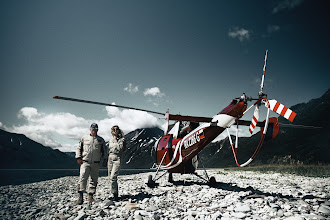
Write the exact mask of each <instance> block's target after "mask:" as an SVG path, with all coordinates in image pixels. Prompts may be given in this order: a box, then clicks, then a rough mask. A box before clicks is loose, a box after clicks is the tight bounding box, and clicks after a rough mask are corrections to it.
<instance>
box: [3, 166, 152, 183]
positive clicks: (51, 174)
mask: <svg viewBox="0 0 330 220" xmlns="http://www.w3.org/2000/svg"><path fill="white" fill-rule="evenodd" d="M150 171H153V170H151V169H121V170H120V172H119V175H128V174H136V173H142V172H150ZM107 175H108V170H107V169H100V174H99V176H107ZM64 176H79V170H78V169H0V186H5V185H19V184H26V183H34V182H40V181H45V180H51V179H56V178H60V177H64Z"/></svg>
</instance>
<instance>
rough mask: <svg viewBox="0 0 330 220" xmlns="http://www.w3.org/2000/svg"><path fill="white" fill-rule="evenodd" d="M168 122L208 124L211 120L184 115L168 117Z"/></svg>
mask: <svg viewBox="0 0 330 220" xmlns="http://www.w3.org/2000/svg"><path fill="white" fill-rule="evenodd" d="M169 120H173V121H193V122H210V121H211V120H212V118H209V117H199V116H185V115H171V114H170V115H169Z"/></svg>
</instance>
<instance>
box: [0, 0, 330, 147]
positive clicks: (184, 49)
mask: <svg viewBox="0 0 330 220" xmlns="http://www.w3.org/2000/svg"><path fill="white" fill-rule="evenodd" d="M329 5H330V4H329V2H328V1H326V0H317V1H311V0H310V1H306V0H305V1H304V0H270V1H263V0H258V1H257V0H254V1H237V0H233V1H215V0H210V1H196V0H180V1H174V0H168V1H165V0H164V1H160V0H106V1H100V0H95V1H87V0H81V1H77V0H70V1H67V0H56V1H50V0H29V1H25V0H10V1H9V0H1V1H0V30H1V35H0V58H1V59H0V74H1V75H0V92H1V96H0V103H1V108H0V128H1V129H4V130H6V131H9V132H15V133H22V134H25V135H26V136H27V137H29V138H31V139H33V140H35V141H37V142H39V143H42V144H44V145H46V146H50V147H53V148H56V149H59V150H61V151H74V150H75V147H76V145H77V144H78V142H79V139H80V138H81V137H82V136H83V135H84V134H87V133H89V126H90V124H91V123H93V122H96V123H98V124H99V135H100V136H102V137H103V138H104V139H105V140H106V141H107V140H109V138H110V128H111V127H112V126H113V125H115V124H118V125H119V126H120V127H121V128H122V129H123V130H124V132H125V133H128V132H130V131H133V130H135V129H137V128H146V127H153V126H158V127H161V128H162V127H163V125H164V121H163V120H162V119H160V118H159V116H158V115H152V114H149V113H146V112H139V111H134V110H127V109H126V110H123V109H118V108H114V107H105V106H96V105H90V104H83V103H74V102H68V101H63V100H55V99H53V98H52V97H54V96H65V97H71V98H78V99H86V100H91V101H98V102H106V103H115V104H118V105H124V106H131V107H136V108H142V109H148V110H152V111H157V112H164V113H165V112H166V111H167V109H169V111H170V113H172V114H182V115H193V116H205V117H212V116H214V115H215V114H217V113H218V112H220V111H221V110H222V109H223V108H224V107H226V106H227V105H228V104H229V103H230V101H231V100H232V99H233V98H236V97H239V96H240V95H241V94H242V93H243V92H245V93H246V94H247V95H248V96H253V97H256V96H257V93H258V91H259V88H260V81H261V75H262V68H263V65H264V56H265V51H266V50H268V59H267V67H266V78H265V86H264V92H265V93H266V94H268V98H270V99H276V100H278V101H279V102H281V103H283V104H284V105H285V106H287V107H290V106H292V105H295V104H298V103H303V102H308V101H309V100H310V99H313V98H318V97H320V96H321V95H323V94H324V93H325V92H326V91H327V90H328V89H329V88H330V74H329V65H328V64H329V61H330V59H329V58H330V56H329V51H330V43H329V39H330V30H329V27H330V25H329V24H330V6H329ZM247 130H248V128H246V131H243V132H247Z"/></svg>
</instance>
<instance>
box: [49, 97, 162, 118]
mask: <svg viewBox="0 0 330 220" xmlns="http://www.w3.org/2000/svg"><path fill="white" fill-rule="evenodd" d="M53 98H54V99H62V100H67V101H73V102H83V103H89V104H95V105H105V106H112V107H118V108H125V109H132V110H137V111H143V112H149V113H153V114H158V115H165V114H164V113H160V112H155V111H150V110H145V109H140V108H132V107H128V106H122V105H114V104H108V103H103V102H94V101H88V100H83V99H74V98H68V97H62V96H54V97H53Z"/></svg>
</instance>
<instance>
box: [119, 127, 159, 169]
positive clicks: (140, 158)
mask: <svg viewBox="0 0 330 220" xmlns="http://www.w3.org/2000/svg"><path fill="white" fill-rule="evenodd" d="M163 134H164V131H163V130H161V129H159V128H157V127H154V128H143V129H137V130H135V131H132V132H130V133H128V134H126V135H125V140H126V151H125V152H124V156H123V162H122V167H123V168H126V169H133V168H135V169H136V168H150V167H152V165H153V163H154V162H156V161H155V160H156V159H155V152H154V151H153V146H154V145H155V142H156V141H157V139H159V138H160V137H161V136H162V135H163Z"/></svg>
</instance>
